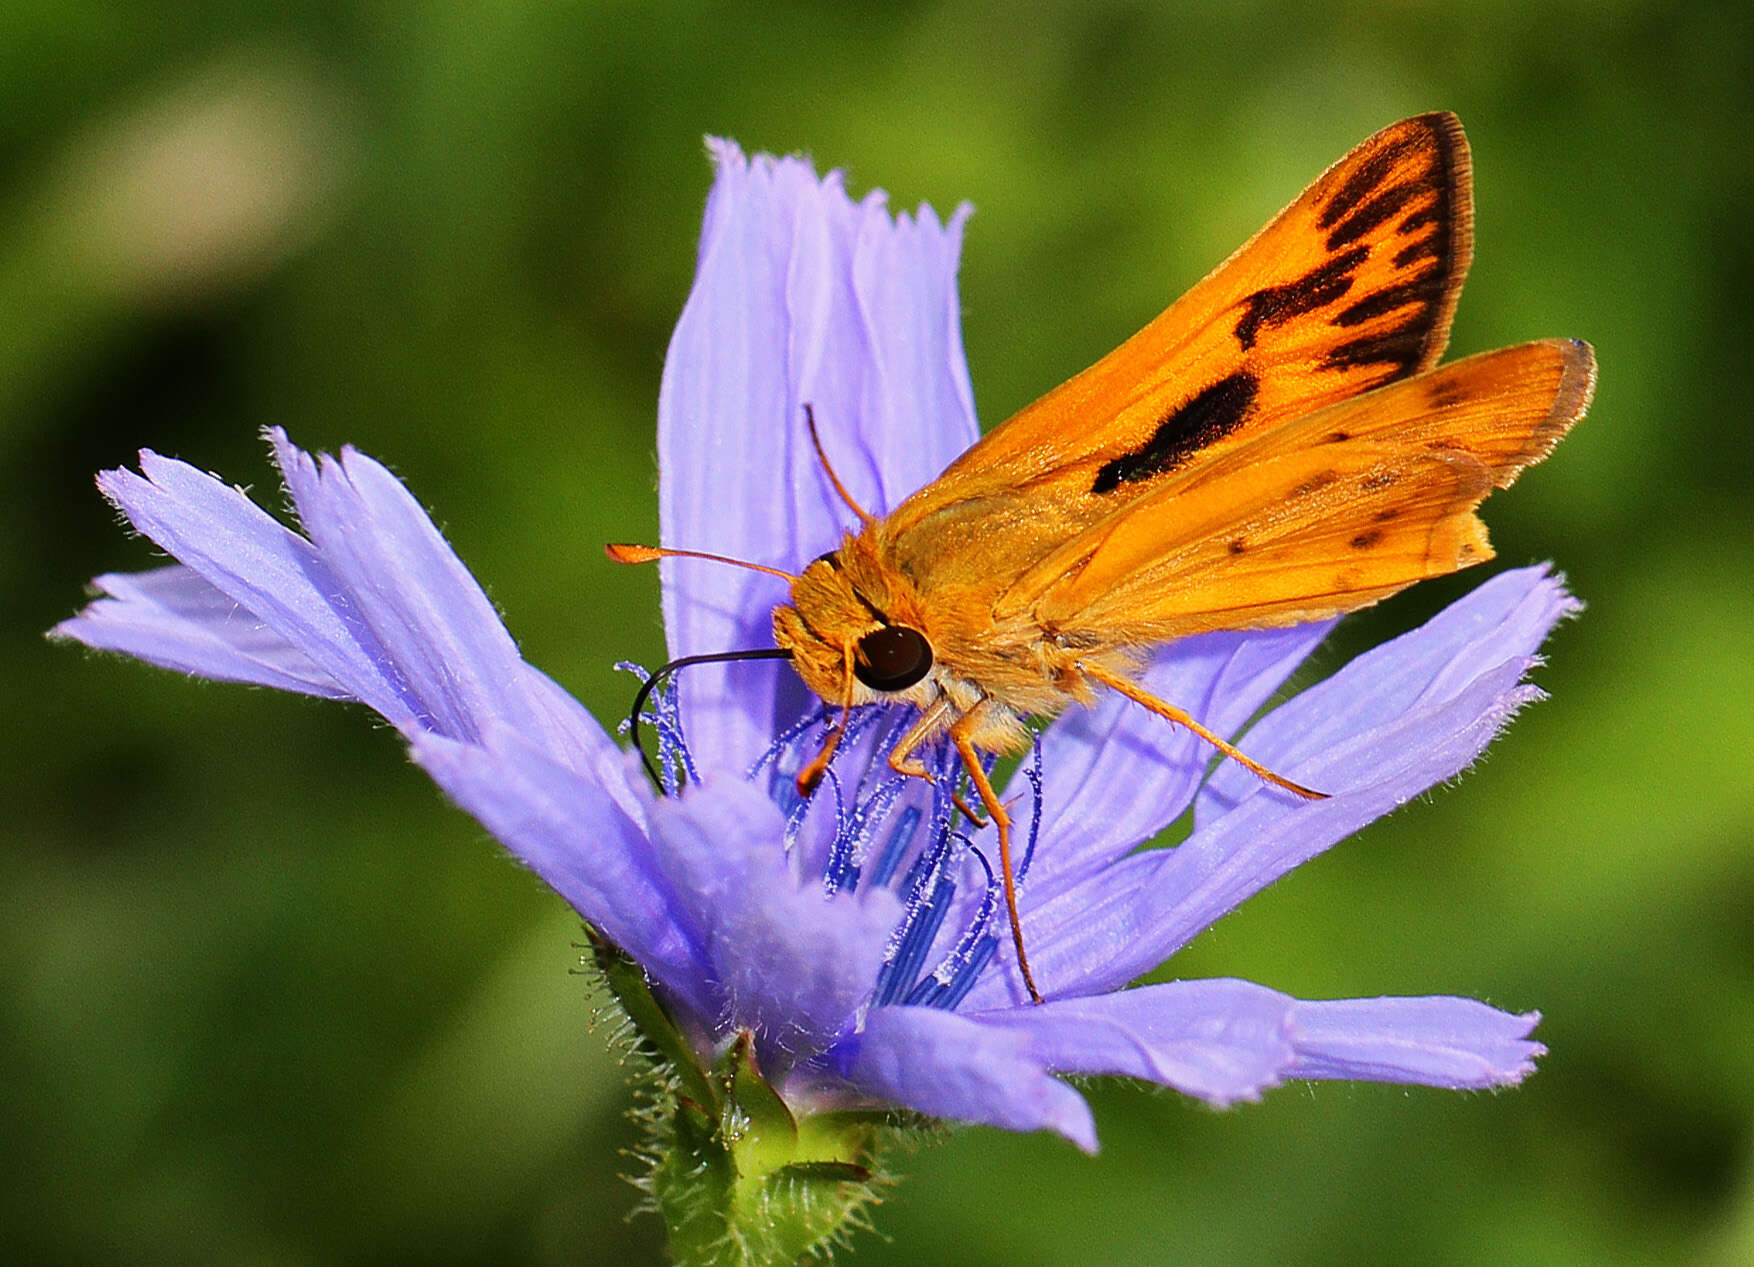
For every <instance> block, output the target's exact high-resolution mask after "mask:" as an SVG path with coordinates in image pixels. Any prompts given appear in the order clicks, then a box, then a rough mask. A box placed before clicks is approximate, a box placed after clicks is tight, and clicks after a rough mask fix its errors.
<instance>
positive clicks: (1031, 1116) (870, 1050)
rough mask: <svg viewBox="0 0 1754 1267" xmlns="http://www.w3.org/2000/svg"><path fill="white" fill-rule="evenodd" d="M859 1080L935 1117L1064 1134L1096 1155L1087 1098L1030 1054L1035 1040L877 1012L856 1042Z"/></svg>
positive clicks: (916, 1012) (911, 1010)
mask: <svg viewBox="0 0 1754 1267" xmlns="http://www.w3.org/2000/svg"><path fill="white" fill-rule="evenodd" d="M851 1041H852V1049H851V1051H850V1056H851V1063H850V1068H849V1069H848V1076H849V1078H850V1079H851V1081H852V1082H853V1083H854V1084H855V1085H857V1086H860V1087H862V1088H863V1089H865V1090H866V1091H867V1092H870V1093H872V1094H874V1095H877V1096H881V1097H882V1098H884V1099H887V1100H892V1101H894V1102H895V1103H897V1104H901V1105H905V1106H906V1107H908V1108H910V1109H915V1110H917V1111H918V1112H921V1113H927V1114H930V1115H931V1116H933V1117H945V1118H953V1119H955V1120H957V1121H962V1122H982V1123H985V1124H986V1125H988V1126H999V1127H1003V1128H1004V1129H1006V1130H1010V1131H1039V1130H1049V1131H1058V1132H1059V1133H1060V1134H1061V1135H1064V1136H1065V1137H1066V1138H1067V1139H1069V1140H1071V1141H1072V1142H1073V1143H1074V1144H1076V1145H1077V1146H1078V1147H1079V1148H1082V1149H1083V1150H1084V1151H1085V1152H1087V1153H1094V1152H1095V1151H1096V1122H1095V1120H1094V1119H1093V1118H1092V1117H1091V1114H1090V1106H1089V1105H1088V1104H1086V1103H1085V1102H1084V1097H1083V1096H1081V1095H1079V1094H1078V1092H1076V1091H1074V1090H1073V1089H1072V1088H1071V1087H1069V1086H1067V1085H1066V1084H1065V1083H1063V1082H1061V1081H1060V1080H1059V1079H1057V1078H1055V1077H1053V1076H1052V1075H1050V1074H1049V1073H1048V1071H1047V1070H1046V1069H1045V1068H1044V1067H1043V1066H1042V1064H1041V1062H1040V1061H1039V1060H1037V1059H1036V1058H1035V1057H1034V1056H1033V1055H1031V1054H1030V1051H1029V1037H1028V1036H1027V1035H1026V1034H1022V1033H1019V1032H1017V1031H1016V1030H1013V1029H1008V1028H1005V1027H1003V1026H996V1025H987V1024H983V1023H982V1022H980V1021H978V1020H973V1019H970V1018H969V1017H966V1016H959V1015H957V1014H956V1013H954V1012H942V1011H939V1010H937V1009H936V1008H925V1007H883V1008H876V1009H874V1010H873V1011H872V1012H871V1014H870V1016H869V1018H868V1019H867V1020H866V1022H865V1031H864V1033H863V1034H861V1035H859V1036H858V1038H856V1039H854V1040H851Z"/></svg>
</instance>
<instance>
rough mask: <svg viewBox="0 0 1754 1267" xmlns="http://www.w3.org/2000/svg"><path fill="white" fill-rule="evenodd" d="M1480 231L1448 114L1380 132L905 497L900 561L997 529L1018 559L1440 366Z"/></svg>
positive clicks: (924, 567) (908, 563) (915, 561)
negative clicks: (1198, 467)
mask: <svg viewBox="0 0 1754 1267" xmlns="http://www.w3.org/2000/svg"><path fill="white" fill-rule="evenodd" d="M1471 242H1472V198H1471V193H1470V176H1469V160H1468V148H1467V142H1466V140H1465V139H1464V137H1463V134H1462V129H1461V125H1460V123H1458V122H1457V120H1456V118H1455V116H1453V115H1450V114H1429V115H1421V116H1419V117H1417V118H1413V119H1406V120H1403V121H1402V122H1400V123H1397V124H1394V125H1393V126H1391V127H1388V128H1385V129H1384V130H1383V131H1381V132H1379V133H1377V134H1376V135H1375V136H1373V137H1371V138H1370V139H1369V140H1367V141H1365V142H1364V143H1363V144H1362V145H1360V146H1358V147H1357V148H1356V149H1354V150H1353V151H1352V152H1351V153H1350V154H1348V155H1346V157H1344V158H1343V159H1341V160H1340V161H1339V162H1338V163H1336V164H1334V166H1333V167H1331V168H1329V169H1328V170H1327V171H1326V172H1325V173H1323V174H1322V175H1321V176H1320V177H1319V178H1317V180H1316V181H1315V183H1314V184H1312V185H1310V187H1309V188H1308V189H1306V190H1305V191H1304V192H1303V194H1302V195H1301V196H1299V197H1298V198H1297V200H1296V201H1295V202H1293V203H1292V204H1291V205H1290V206H1288V207H1286V208H1285V210H1283V211H1281V212H1280V213H1279V214H1278V215H1277V216H1275V217H1274V218H1273V219H1272V220H1271V221H1270V222H1269V223H1268V224H1267V225H1266V227H1265V228H1263V229H1262V230H1261V231H1260V232H1259V233H1257V234H1256V235H1255V236H1254V237H1253V238H1252V239H1250V240H1249V242H1248V243H1247V244H1245V245H1244V246H1243V247H1242V248H1241V249H1240V250H1238V251H1237V252H1236V253H1235V254H1234V255H1232V256H1231V257H1230V258H1229V259H1228V260H1226V261H1225V262H1224V263H1223V264H1221V265H1220V266H1219V267H1218V268H1217V269H1215V270H1214V271H1213V272H1212V273H1211V274H1210V275H1209V276H1207V277H1206V278H1205V279H1204V280H1203V281H1201V282H1200V283H1198V284H1197V285H1196V286H1195V287H1194V288H1193V289H1192V290H1190V291H1189V292H1188V293H1187V294H1186V295H1184V296H1182V298H1181V299H1179V300H1177V301H1176V302H1175V303H1174V304H1172V305H1171V306H1170V307H1169V308H1168V309H1166V310H1165V311H1164V312H1163V313H1162V314H1160V315H1159V316H1158V317H1157V318H1156V319H1155V320H1153V321H1152V322H1151V323H1150V324H1149V325H1147V326H1146V327H1145V328H1144V329H1143V330H1141V331H1139V332H1138V333H1137V334H1136V335H1134V336H1133V337H1132V338H1131V339H1129V340H1127V342H1125V343H1123V344H1122V345H1121V346H1120V347H1118V348H1116V349H1115V350H1114V351H1113V352H1111V353H1109V355H1107V356H1105V357H1104V358H1103V359H1102V360H1100V361H1098V362H1097V363H1096V364H1095V365H1093V366H1091V367H1090V368H1089V369H1087V370H1085V371H1084V372H1083V373H1081V374H1079V375H1078V376H1077V377H1075V378H1073V379H1071V380H1069V381H1068V382H1066V383H1064V384H1062V385H1061V386H1059V387H1058V388H1055V389H1054V390H1053V391H1051V392H1049V393H1048V394H1047V395H1045V396H1043V397H1042V398H1041V399H1040V400H1038V401H1036V402H1035V403H1034V404H1032V405H1029V406H1028V407H1026V408H1025V409H1023V410H1022V411H1021V412H1020V413H1018V414H1016V415H1015V416H1014V417H1012V418H1011V419H1009V420H1008V421H1007V422H1005V423H1003V424H1002V425H1000V426H999V427H997V428H995V429H994V430H993V431H992V432H991V433H989V434H988V435H987V436H986V437H984V438H983V439H982V440H981V441H980V442H979V443H977V444H976V445H975V446H974V447H973V448H971V449H969V450H968V451H967V452H966V453H964V454H963V455H962V457H960V458H959V459H957V461H956V462H954V463H953V464H952V465H951V466H950V467H949V468H948V469H947V470H946V471H945V472H944V474H943V475H941V476H940V477H939V478H938V479H937V480H935V481H934V482H933V483H932V484H930V485H928V486H927V487H926V488H924V489H922V490H920V492H918V493H916V494H915V495H914V496H913V497H912V498H910V499H908V501H906V502H905V503H903V504H902V505H901V506H900V507H898V508H897V510H896V512H895V513H894V515H893V516H891V518H890V520H889V521H888V523H887V525H886V528H887V532H888V535H889V537H890V540H891V543H892V545H891V548H892V550H893V551H894V553H895V556H896V557H897V559H898V561H899V562H900V563H901V564H902V565H903V566H904V567H913V568H914V569H915V570H916V571H919V572H927V571H930V569H931V568H933V567H934V566H942V562H943V561H944V560H955V559H957V558H958V557H961V556H962V555H963V550H964V547H968V548H970V549H971V552H972V553H974V554H979V553H981V552H980V551H979V550H978V547H979V546H980V545H981V544H983V543H985V542H990V540H991V539H992V536H993V534H994V533H995V532H1000V531H1002V532H1004V533H1005V534H1006V536H1007V540H1008V541H1009V542H1012V543H1014V545H1015V547H1016V548H1015V550H1014V551H1013V552H1012V555H1013V558H1014V559H1015V560H1016V561H1017V562H1018V565H1019V566H1020V567H1021V566H1027V564H1028V563H1030V562H1033V561H1034V560H1035V559H1038V558H1040V557H1041V556H1042V555H1043V554H1045V553H1046V552H1047V551H1048V550H1050V549H1052V548H1053V547H1054V546H1056V545H1058V544H1060V543H1061V542H1063V541H1065V540H1066V539H1067V538H1069V537H1071V536H1073V535H1076V534H1077V533H1078V532H1080V531H1083V530H1084V529H1086V528H1088V527H1090V526H1091V525H1093V524H1095V523H1097V522H1100V521H1101V520H1103V519H1105V518H1107V517H1108V516H1109V515H1111V514H1112V513H1114V511H1115V510H1116V508H1117V507H1119V506H1122V505H1125V504H1126V503H1128V502H1131V501H1134V500H1136V499H1138V498H1141V497H1145V496H1148V495H1150V494H1151V493H1152V491H1153V490H1154V489H1156V488H1157V487H1158V486H1160V485H1162V484H1163V483H1165V482H1166V481H1170V480H1172V479H1173V478H1174V477H1175V476H1176V474H1177V472H1179V471H1181V470H1182V469H1184V468H1185V467H1186V466H1187V465H1188V464H1189V463H1191V462H1193V461H1195V460H1196V459H1198V460H1201V461H1204V460H1206V459H1207V458H1208V457H1210V456H1212V455H1214V454H1216V453H1219V452H1222V451H1224V450H1225V449H1227V448H1231V447H1234V446H1236V445H1238V444H1242V443H1246V442H1247V441H1248V439H1249V438H1250V437H1251V436H1253V435H1256V434H1258V433H1260V432H1262V431H1264V430H1268V429H1271V428H1272V427H1273V426H1275V425H1277V424H1279V423H1281V422H1283V421H1285V420H1286V419H1287V418H1291V417H1295V416H1298V415H1301V414H1305V413H1309V412H1311V411H1312V410H1315V409H1319V408H1321V407H1322V406H1324V405H1328V404H1331V403H1333V402H1335V401H1339V400H1343V399H1346V398H1347V397H1350V396H1355V395H1358V394H1359V393H1362V392H1365V391H1368V390H1370V389H1371V388H1373V387H1376V386H1378V385H1380V384H1382V383H1385V382H1389V381H1391V380H1393V379H1396V378H1401V377H1404V376H1406V375H1408V374H1412V373H1416V372H1418V371H1420V370H1423V369H1426V368H1428V367H1429V366H1431V365H1432V364H1434V363H1435V362H1436V360H1437V358H1438V357H1439V356H1440V355H1441V354H1442V352H1443V348H1444V345H1445V343H1446V342H1447V340H1448V337H1449V326H1450V319H1451V317H1452V315H1453V313H1454V311H1455V302H1456V296H1457V292H1458V291H1459V289H1460V287H1461V284H1462V278H1463V276H1464V275H1465V273H1466V271H1467V266H1468V260H1469V256H1470V252H1471Z"/></svg>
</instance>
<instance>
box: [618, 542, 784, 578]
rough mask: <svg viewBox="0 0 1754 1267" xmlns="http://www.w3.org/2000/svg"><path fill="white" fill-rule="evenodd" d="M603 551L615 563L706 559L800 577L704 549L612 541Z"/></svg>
mask: <svg viewBox="0 0 1754 1267" xmlns="http://www.w3.org/2000/svg"><path fill="white" fill-rule="evenodd" d="M603 553H604V554H606V555H608V556H609V558H610V560H611V561H612V562H615V563H655V562H657V561H658V560H659V559H705V560H706V561H707V562H709V563H729V564H730V565H731V566H732V567H734V568H748V569H749V570H750V571H751V572H766V573H767V574H768V575H769V576H777V577H779V578H780V579H781V580H784V581H795V580H797V579H798V574H797V573H796V572H785V571H782V570H781V569H779V568H770V567H768V566H767V564H765V563H750V562H748V561H747V560H744V559H733V558H730V557H729V556H727V555H723V554H707V553H706V552H705V551H702V550H672V549H670V548H669V547H668V546H637V545H629V544H628V543H627V542H624V541H611V542H609V543H608V544H607V545H605V546H604V547H603Z"/></svg>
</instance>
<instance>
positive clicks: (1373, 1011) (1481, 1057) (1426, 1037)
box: [1287, 995, 1547, 1091]
mask: <svg viewBox="0 0 1754 1267" xmlns="http://www.w3.org/2000/svg"><path fill="white" fill-rule="evenodd" d="M1540 1019H1541V1014H1540V1013H1539V1012H1520V1013H1519V1012H1504V1011H1500V1010H1499V1009H1497V1008H1495V1007H1492V1006H1490V1005H1489V1004H1486V1003H1482V1002H1480V1001H1479V1000H1477V999H1464V998H1455V997H1450V996H1441V995H1440V996H1428V997H1419V998H1380V999H1332V1000H1319V1001H1304V1002H1299V1003H1298V1004H1297V1005H1296V1008H1295V1011H1294V1014H1293V1030H1292V1032H1293V1035H1294V1041H1295V1043H1296V1047H1297V1059H1296V1061H1295V1062H1294V1064H1293V1065H1292V1067H1291V1069H1290V1070H1289V1071H1288V1073H1287V1076H1288V1077H1292V1078H1341V1079H1350V1080H1355V1081H1365V1082H1399V1083H1413V1084H1417V1085H1421V1086H1429V1087H1438V1088H1442V1089H1445V1090H1451V1091H1470V1090H1475V1091H1478V1090H1486V1089H1488V1088H1492V1087H1508V1086H1515V1085H1516V1084H1517V1083H1519V1082H1521V1081H1522V1080H1523V1079H1524V1078H1526V1077H1528V1076H1529V1074H1531V1073H1533V1072H1534V1071H1535V1061H1536V1060H1538V1059H1539V1058H1540V1057H1542V1056H1544V1055H1546V1053H1547V1049H1546V1047H1545V1046H1543V1045H1542V1044H1541V1043H1539V1042H1536V1041H1535V1040H1533V1039H1531V1038H1530V1037H1529V1035H1530V1034H1531V1033H1533V1032H1534V1029H1535V1026H1536V1025H1537V1024H1539V1022H1540Z"/></svg>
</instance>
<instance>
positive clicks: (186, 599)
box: [50, 565, 353, 699]
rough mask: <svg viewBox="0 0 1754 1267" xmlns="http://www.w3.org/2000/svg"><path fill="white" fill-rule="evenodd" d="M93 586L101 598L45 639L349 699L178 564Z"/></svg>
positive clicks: (104, 578) (302, 658)
mask: <svg viewBox="0 0 1754 1267" xmlns="http://www.w3.org/2000/svg"><path fill="white" fill-rule="evenodd" d="M92 585H93V587H94V588H96V589H97V590H98V591H99V592H100V593H102V594H103V595H104V597H102V598H99V599H97V600H96V601H94V602H92V603H91V604H89V605H88V606H87V607H86V608H85V610H84V611H82V612H80V613H79V615H77V616H74V617H73V618H71V619H69V620H64V621H62V622H61V623H60V624H59V625H56V626H55V628H54V629H52V630H51V631H50V636H51V637H55V638H71V639H73V640H74V641H76V642H82V643H84V644H85V645H86V646H88V647H94V648H96V649H97V650H100V651H119V652H122V653H123V654H124V655H131V656H134V657H135V658H136V659H140V660H145V661H147V662H148V663H149V664H156V665H159V666H161V667H163V668H167V669H176V670H179V671H181V672H183V673H193V674H195V675H197V676H200V677H207V678H214V679H216V680H218V681H222V682H249V683H253V684H255V685H258V686H272V687H276V688H278V689H280V690H283V691H296V692H298V693H300V694H302V695H317V696H321V697H323V698H326V699H352V698H353V694H352V692H350V691H349V690H347V688H346V687H344V686H342V685H341V684H340V683H339V682H337V681H336V680H335V679H334V678H333V677H331V676H330V675H329V674H328V673H325V672H324V671H323V670H322V669H321V668H319V667H318V666H317V665H316V664H315V663H314V662H313V661H312V660H311V658H310V657H309V656H307V655H306V654H305V653H304V652H302V651H300V650H299V649H298V648H297V647H294V646H292V645H291V644H290V643H288V642H287V641H286V639H284V638H282V637H281V636H280V635H279V634H277V633H275V632H274V631H273V630H271V629H269V628H268V627H267V626H266V625H264V624H263V623H262V621H261V620H260V619H259V618H258V617H257V616H256V615H255V613H253V612H251V611H248V610H246V609H245V608H243V607H241V606H240V605H239V604H238V603H237V601H236V600H235V599H233V598H231V597H230V596H228V595H226V594H223V593H221V592H220V591H219V590H217V589H215V588H213V586H212V585H211V584H209V583H208V582H207V580H206V579H205V578H204V577H202V576H201V574H200V573H198V572H194V571H191V570H190V569H188V568H186V567H182V566H180V565H174V566H171V567H163V568H155V569H154V570H152V571H150V572H135V573H132V574H127V573H119V572H112V573H109V574H107V575H104V576H100V577H98V578H97V579H96V580H94V581H93V582H92Z"/></svg>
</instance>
